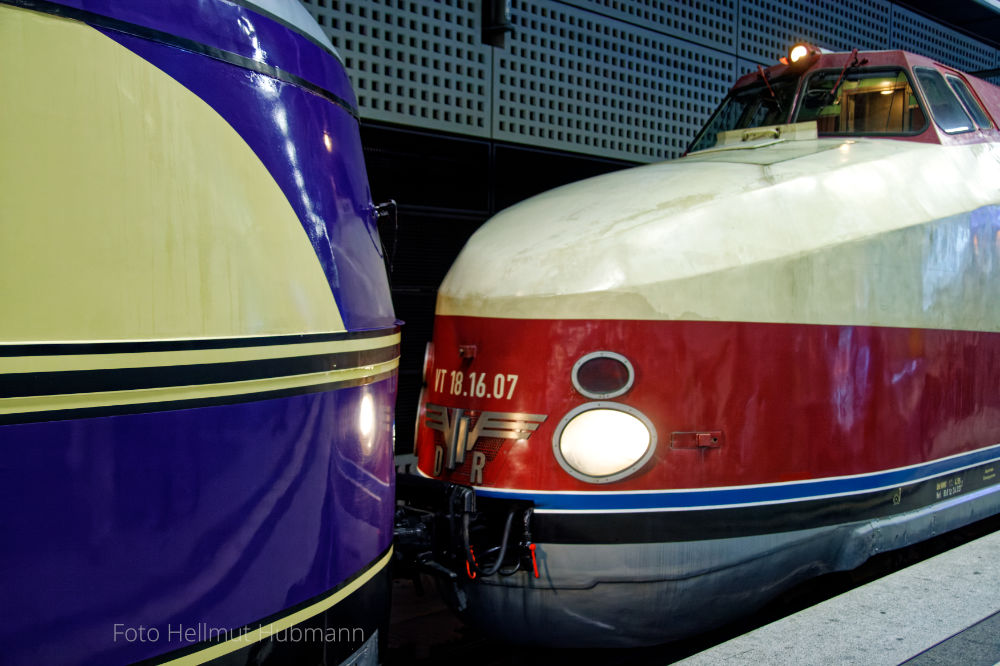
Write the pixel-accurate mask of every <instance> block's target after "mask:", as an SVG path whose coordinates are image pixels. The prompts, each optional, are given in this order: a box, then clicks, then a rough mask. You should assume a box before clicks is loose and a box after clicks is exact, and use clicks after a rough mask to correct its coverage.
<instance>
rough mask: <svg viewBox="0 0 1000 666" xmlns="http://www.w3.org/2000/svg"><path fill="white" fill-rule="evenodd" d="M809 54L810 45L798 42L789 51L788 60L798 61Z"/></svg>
mask: <svg viewBox="0 0 1000 666" xmlns="http://www.w3.org/2000/svg"><path fill="white" fill-rule="evenodd" d="M807 55H809V47H808V46H806V45H805V44H796V45H795V46H793V47H792V50H791V51H789V52H788V62H798V61H799V60H801V59H802V58H805V57H806V56H807Z"/></svg>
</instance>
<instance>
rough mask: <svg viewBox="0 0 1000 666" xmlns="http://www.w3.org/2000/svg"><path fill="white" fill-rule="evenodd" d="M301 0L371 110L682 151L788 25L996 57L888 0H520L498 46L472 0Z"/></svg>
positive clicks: (542, 139) (865, 44)
mask: <svg viewBox="0 0 1000 666" xmlns="http://www.w3.org/2000/svg"><path fill="white" fill-rule="evenodd" d="M301 2H302V3H303V4H304V5H305V6H306V8H307V9H308V10H309V11H310V12H312V14H313V15H314V16H315V17H316V18H317V20H318V21H319V22H320V25H321V26H323V28H324V29H325V30H326V32H327V34H329V35H330V37H331V40H332V41H333V43H334V45H335V46H336V47H337V48H338V49H339V50H340V52H341V54H342V55H343V56H344V59H345V63H346V65H347V68H348V71H349V72H350V75H351V79H352V81H353V82H354V86H355V92H356V93H357V96H358V103H359V106H360V109H361V114H362V116H363V117H364V118H366V119H370V120H378V121H384V122H389V123H394V124H399V125H406V126H410V127H419V128H426V129H433V130H441V131H445V132H451V133H456V134H460V135H465V136H475V137H481V138H495V139H501V140H504V141H509V142H512V143H519V144H528V145H532V146H540V147H547V148H554V149H560V150H567V151H571V152H578V153H586V154H589V155H598V156H601V157H609V158H619V159H627V160H634V161H642V162H650V161H655V160H660V159H665V158H670V157H675V156H677V155H679V154H681V152H683V150H684V149H685V148H686V147H687V145H688V144H689V143H690V140H691V139H692V138H693V135H694V133H695V132H696V131H697V130H698V128H699V127H700V126H701V125H702V124H703V123H704V122H705V120H706V119H707V118H708V116H709V115H710V114H711V112H712V110H713V109H714V108H715V107H716V106H717V105H718V103H719V101H720V100H721V99H722V97H723V96H724V94H725V92H726V91H727V90H728V89H729V87H730V86H731V85H732V83H733V81H734V80H735V78H736V77H737V76H739V75H741V74H744V73H746V72H748V71H752V70H753V69H755V68H756V66H757V65H758V64H762V65H768V64H771V63H774V62H775V61H776V60H777V59H778V58H779V57H780V56H782V55H784V54H785V52H786V50H787V48H788V46H789V45H790V44H792V43H794V42H796V41H800V40H806V41H810V42H812V43H815V44H817V45H819V46H822V47H824V48H828V49H831V50H847V49H851V48H858V49H862V50H864V49H889V48H902V49H906V50H909V51H913V52H915V53H922V54H925V55H928V56H930V57H932V58H935V59H937V60H939V61H941V62H943V63H945V64H948V65H952V66H955V67H958V68H959V69H962V70H965V71H977V70H984V69H991V68H994V67H1000V50H998V49H994V48H992V47H990V46H987V45H985V44H982V43H980V42H978V41H976V40H975V39H972V38H970V37H966V36H965V35H962V34H959V33H957V32H955V31H953V30H951V29H949V28H946V27H943V26H941V25H939V24H937V23H935V22H933V21H931V20H929V19H926V18H924V17H922V16H920V15H918V14H915V13H913V12H912V11H909V10H906V9H902V8H900V7H899V6H898V5H895V4H893V3H892V2H890V0H815V1H814V2H810V3H806V2H799V1H796V2H787V1H785V0H739V2H737V0H513V1H512V21H513V23H514V28H515V32H514V34H513V35H512V36H508V43H507V47H506V48H503V49H499V48H492V47H490V46H487V45H484V44H483V43H482V40H481V28H482V16H481V13H482V5H481V1H480V0H301ZM995 80H996V79H994V81H995Z"/></svg>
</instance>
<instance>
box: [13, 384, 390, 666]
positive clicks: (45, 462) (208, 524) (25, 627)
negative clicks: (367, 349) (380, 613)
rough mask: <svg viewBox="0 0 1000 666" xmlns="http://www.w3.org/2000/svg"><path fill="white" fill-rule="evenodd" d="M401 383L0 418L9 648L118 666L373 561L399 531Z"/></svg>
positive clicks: (41, 657)
mask: <svg viewBox="0 0 1000 666" xmlns="http://www.w3.org/2000/svg"><path fill="white" fill-rule="evenodd" d="M394 388H395V381H394V380H393V381H391V382H383V383H381V384H377V385H372V386H368V387H361V388H357V389H347V390H342V391H336V392H329V393H320V394H315V395H308V396H300V397H295V398H287V399H281V400H273V401H265V402H257V403H247V404H243V405H232V406H223V407H209V408H200V409H191V410H181V411H174V412H160V413H155V414H139V415H125V416H115V417H107V418H100V419H89V420H80V421H66V422H58V423H38V424H25V425H14V426H4V427H3V428H0V441H2V446H3V463H2V468H3V483H2V484H0V501H2V502H3V505H4V506H5V507H8V509H7V510H6V511H4V512H3V515H2V517H0V530H2V531H3V533H4V534H5V535H6V537H5V540H4V544H5V545H4V547H3V548H2V549H0V571H2V572H4V574H3V578H4V583H3V586H4V612H3V622H2V623H0V641H2V642H3V645H4V651H5V657H4V658H5V659H10V660H11V662H12V663H48V664H55V663H128V662H131V661H135V660H138V659H142V658H146V657H150V656H153V655H155V654H160V653H162V652H166V651H168V650H170V649H173V648H177V647H180V646H181V645H183V644H184V643H183V642H182V641H180V640H178V636H173V637H172V638H173V640H171V637H169V636H168V635H167V625H168V624H173V625H174V626H178V625H186V626H197V624H198V623H204V622H207V623H209V626H213V627H229V628H235V627H239V626H242V625H244V624H246V623H249V622H252V621H254V620H257V619H260V618H263V617H266V616H268V615H271V614H273V613H275V612H277V611H280V610H282V609H285V608H288V607H290V606H293V605H295V604H297V603H299V602H302V601H304V600H306V599H309V598H311V597H313V596H315V595H317V594H320V593H322V592H325V591H326V590H328V589H331V588H333V587H334V586H336V585H337V584H338V583H340V582H341V581H343V580H344V579H346V578H348V577H349V576H351V575H352V574H353V573H355V572H356V571H358V570H359V569H361V568H362V567H364V566H365V565H367V564H368V563H369V562H370V561H371V560H372V559H374V557H375V556H376V555H377V554H378V553H380V552H381V551H383V550H384V549H385V548H386V547H388V545H389V544H390V542H391V539H392V532H391V530H392V527H391V519H392V510H393V507H392V503H393V502H392V497H393V492H392V491H393V488H392V484H393V468H392V443H391V441H390V439H389V428H388V427H387V426H388V423H389V421H390V419H391V407H392V404H393V399H394V393H395V391H394ZM365 396H370V399H372V400H374V404H375V405H376V407H377V412H376V413H377V414H378V417H379V422H378V426H379V427H378V428H377V429H376V430H374V431H373V434H372V435H371V436H370V438H369V439H368V440H362V439H360V438H359V436H358V427H359V426H358V423H357V421H356V418H355V419H352V418H351V417H350V416H346V415H350V414H357V413H358V408H359V405H360V402H361V401H362V400H364V398H365ZM116 623H121V624H125V625H127V626H134V627H138V626H139V625H144V626H146V627H159V628H160V629H161V632H160V633H161V636H160V640H159V641H154V642H150V643H141V642H133V643H129V642H127V641H125V640H123V639H122V638H119V640H118V641H117V642H116V641H115V640H114V639H115V635H114V631H113V630H114V625H115V624H116Z"/></svg>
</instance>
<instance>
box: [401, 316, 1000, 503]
mask: <svg viewBox="0 0 1000 666" xmlns="http://www.w3.org/2000/svg"><path fill="white" fill-rule="evenodd" d="M434 342H435V368H436V369H446V370H448V372H449V373H450V372H451V371H452V370H461V371H462V372H464V374H465V376H466V377H468V376H469V374H470V373H473V372H475V373H477V374H478V373H486V376H487V378H490V379H491V378H492V377H493V376H494V375H495V374H501V373H502V374H505V375H506V374H508V373H511V374H517V375H518V376H519V378H518V383H517V388H516V391H515V395H514V396H513V399H512V400H506V399H500V400H498V399H496V398H489V399H486V398H470V397H468V396H462V395H451V394H450V393H451V391H450V389H451V385H450V383H449V384H448V386H447V387H446V389H447V390H446V391H444V392H441V391H435V390H434V386H433V384H431V385H430V386H429V387H428V389H427V390H426V391H425V399H426V401H427V402H430V403H433V404H440V405H444V406H449V407H463V408H466V409H470V410H495V411H505V412H524V413H532V414H545V415H547V417H548V418H547V420H546V421H545V423H543V424H542V426H540V427H539V428H538V430H537V431H535V432H534V433H532V434H531V436H530V437H529V438H528V439H527V440H526V441H525V440H521V441H506V442H504V443H503V444H502V446H501V447H500V450H499V453H498V454H496V456H495V457H492V455H491V456H490V459H489V462H487V463H486V465H485V468H484V470H483V478H482V484H481V485H483V486H486V487H497V488H516V489H525V490H530V489H535V490H581V491H583V490H586V491H602V492H615V491H621V490H654V489H680V488H711V487H721V486H743V485H751V484H763V483H775V482H784V481H794V480H802V479H818V478H824V477H836V476H845V475H853V474H862V473H867V472H873V471H879V470H887V469H892V468H897V467H903V466H907V465H913V464H917V463H920V462H924V461H927V460H933V459H937V458H943V457H946V456H951V455H954V454H957V453H961V452H965V451H970V450H973V449H976V448H979V447H984V446H989V445H993V444H996V443H998V442H1000V423H998V422H997V420H996V418H995V414H996V410H1000V391H998V390H997V389H996V386H995V385H994V382H992V380H991V379H990V378H991V377H994V376H996V374H997V373H998V372H1000V334H997V333H976V332H962V331H941V330H918V329H903V328H883V327H858V326H810V325H792V324H754V323H734V322H685V321H665V322H650V321H618V320H605V321H580V320H556V321H553V320H503V319H488V318H474V317H442V316H439V317H438V319H437V322H436V329H435V341H434ZM460 344H462V345H467V344H474V345H476V347H477V355H476V358H475V359H474V360H472V361H471V362H466V363H462V361H461V359H460V358H459V356H458V353H457V349H458V345H460ZM595 350H610V351H614V352H617V353H620V354H623V355H624V356H625V357H626V358H628V359H629V360H630V361H631V362H632V364H633V366H634V367H635V373H636V380H635V385H634V387H633V388H632V389H631V390H630V391H629V392H628V393H626V394H625V395H623V396H621V397H619V398H616V399H615V400H614V402H617V403H621V404H626V405H629V406H631V407H634V408H636V409H638V410H639V411H641V412H642V413H643V414H645V415H646V416H648V417H649V418H650V419H651V420H652V422H653V424H654V426H655V427H656V429H657V439H658V446H657V451H656V453H655V455H654V457H653V459H652V460H651V461H650V463H649V464H648V465H646V466H645V467H644V468H643V469H642V470H640V471H639V472H638V473H636V474H634V475H633V476H631V477H629V478H627V479H623V480H621V481H617V482H614V483H610V484H605V485H602V486H599V487H598V486H595V485H594V484H588V483H585V482H583V481H580V480H577V479H575V478H573V477H572V476H570V475H569V474H567V473H566V472H565V471H564V470H563V469H562V468H561V467H559V465H558V464H557V462H556V460H555V458H554V456H553V455H552V446H551V438H552V435H553V432H554V430H555V427H556V425H557V423H558V421H559V420H560V419H561V418H562V417H563V415H564V414H565V413H566V412H568V411H569V410H571V409H572V408H574V407H576V406H578V405H580V404H584V403H586V402H590V401H589V400H588V399H587V398H585V397H584V396H582V395H580V394H579V393H577V392H576V391H575V390H574V389H573V387H572V384H571V382H570V370H571V369H572V366H573V364H574V363H575V362H576V360H577V359H578V358H579V357H580V356H583V355H584V354H586V353H588V352H591V351H595ZM432 372H433V370H432ZM491 381H492V379H491ZM491 381H489V382H487V384H490V383H491ZM466 382H467V380H466ZM505 397H506V396H505ZM699 431H703V432H705V431H722V432H723V434H724V441H723V443H722V444H721V445H720V446H719V447H718V448H703V449H697V448H694V449H691V448H673V447H672V445H671V434H672V433H674V432H678V433H684V432H699ZM432 442H434V443H438V444H440V443H443V437H442V435H441V433H439V432H436V431H432V430H430V429H427V428H426V427H422V428H421V429H420V431H419V440H418V449H417V450H418V454H419V457H420V469H421V470H422V471H423V472H424V473H428V474H429V473H431V472H433V455H434V452H433V444H432ZM487 445H488V442H486V441H482V442H481V446H482V447H486V446H487ZM608 445H609V446H611V445H613V442H609V443H608ZM484 450H485V449H484ZM470 465H471V459H470V460H467V462H466V464H465V466H464V467H463V468H460V469H459V470H456V472H454V473H453V474H451V475H450V476H449V475H447V474H445V475H444V477H443V478H446V479H449V480H453V481H458V482H468V480H469V468H470Z"/></svg>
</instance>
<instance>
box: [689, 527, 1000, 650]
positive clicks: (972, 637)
mask: <svg viewBox="0 0 1000 666" xmlns="http://www.w3.org/2000/svg"><path fill="white" fill-rule="evenodd" d="M676 663H678V664H684V665H685V666H702V665H709V664H711V665H713V666H714V665H715V664H777V663H781V664H797V665H802V666H805V665H810V664H816V665H820V664H823V665H826V664H865V665H866V666H868V665H873V666H875V665H881V664H885V665H897V664H906V665H907V666H938V665H944V664H949V665H951V664H963V666H977V665H980V664H981V665H983V666H994V665H995V664H998V663H1000V532H995V533H992V534H988V535H986V536H984V537H981V538H979V539H976V540H974V541H970V542H969V543H966V544H964V545H961V546H959V547H957V548H954V549H952V550H949V551H947V552H945V553H942V554H940V555H937V556H935V557H931V558H929V559H927V560H924V561H922V562H919V563H917V564H914V565H911V566H909V567H906V568H905V569H901V570H899V571H897V572H895V573H892V574H890V575H888V576H885V577H883V578H879V579H877V580H875V581H873V582H870V583H868V584H867V585H863V586H861V587H857V588H855V589H853V590H850V591H849V592H846V593H844V594H841V595H839V596H836V597H833V598H831V599H828V600H827V601H824V602H822V603H819V604H817V605H815V606H812V607H810V608H807V609H805V610H803V611H800V612H798V613H795V614H792V615H789V616H787V617H784V618H782V619H780V620H777V621H775V622H772V623H771V624H767V625H764V626H762V627H760V628H758V629H755V630H753V631H751V632H749V633H746V634H744V635H742V636H739V637H737V638H733V639H731V640H728V641H726V642H724V643H720V644H718V645H716V646H714V647H712V648H710V649H707V650H705V651H703V652H699V653H698V654H695V655H692V656H691V657H688V658H686V659H683V660H681V661H678V662H676Z"/></svg>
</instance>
